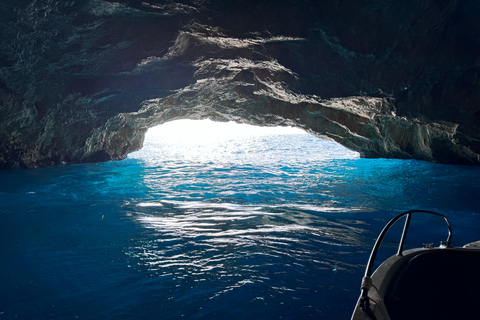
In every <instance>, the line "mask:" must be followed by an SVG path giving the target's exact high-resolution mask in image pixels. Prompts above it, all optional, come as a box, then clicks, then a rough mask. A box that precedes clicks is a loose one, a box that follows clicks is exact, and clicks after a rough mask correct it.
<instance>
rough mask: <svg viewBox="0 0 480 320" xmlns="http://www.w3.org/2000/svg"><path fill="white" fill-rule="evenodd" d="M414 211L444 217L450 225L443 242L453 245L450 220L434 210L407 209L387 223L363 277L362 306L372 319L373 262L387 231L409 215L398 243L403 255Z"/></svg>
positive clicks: (400, 254)
mask: <svg viewBox="0 0 480 320" xmlns="http://www.w3.org/2000/svg"><path fill="white" fill-rule="evenodd" d="M413 213H428V214H433V215H437V216H440V217H442V218H443V219H444V220H445V223H446V224H447V227H448V238H447V240H446V241H445V242H444V243H443V244H444V245H446V246H450V245H451V243H452V242H451V240H452V227H451V225H450V222H449V221H448V219H447V217H445V216H444V215H443V214H440V213H437V212H433V211H427V210H409V211H405V212H403V213H401V214H399V215H398V216H396V217H395V218H393V219H392V220H390V222H388V223H387V225H386V226H385V227H384V228H383V230H382V232H380V235H379V236H378V239H377V241H376V242H375V245H374V246H373V249H372V253H371V254H370V258H369V259H368V263H367V268H366V269H365V276H364V277H363V279H362V287H361V290H362V293H361V296H360V302H359V303H360V306H361V308H362V310H363V311H364V312H365V313H366V314H367V315H368V317H369V318H370V319H374V320H375V319H376V317H375V315H374V314H373V312H372V310H371V309H370V299H369V298H368V291H369V289H370V287H371V286H372V280H371V278H370V276H371V275H372V270H373V264H374V263H375V258H376V257H377V252H378V250H379V249H380V245H381V244H382V241H383V238H384V237H385V235H386V234H387V231H388V230H389V229H390V228H391V227H392V226H393V224H395V222H397V221H398V220H399V219H400V218H402V217H404V216H407V217H406V219H405V225H404V227H403V232H402V237H401V239H400V243H399V245H398V251H397V256H402V255H403V247H404V245H405V240H406V237H407V231H408V227H409V226H410V220H411V219H412V214H413Z"/></svg>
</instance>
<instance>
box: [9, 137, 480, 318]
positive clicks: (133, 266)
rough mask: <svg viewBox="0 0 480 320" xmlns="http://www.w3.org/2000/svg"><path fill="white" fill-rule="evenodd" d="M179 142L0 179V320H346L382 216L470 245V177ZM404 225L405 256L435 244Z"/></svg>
mask: <svg viewBox="0 0 480 320" xmlns="http://www.w3.org/2000/svg"><path fill="white" fill-rule="evenodd" d="M214 137H216V136H214ZM182 139H183V138H182ZM177 140H178V139H177ZM249 141H250V142H249ZM193 142H194V141H193V140H188V141H187V143H188V144H190V148H193V149H195V150H194V151H195V152H196V153H195V152H193V153H189V152H188V151H186V150H185V149H183V150H181V148H180V145H179V144H177V143H173V142H172V139H170V140H168V141H163V142H162V143H163V144H162V143H160V144H156V146H155V147H153V148H150V149H145V150H142V151H141V152H139V153H135V154H132V156H131V157H130V158H129V159H126V160H125V161H120V162H109V163H101V164H82V165H72V166H60V167H53V168H37V169H29V170H12V171H8V172H0V178H1V181H2V184H0V250H1V251H0V252H1V253H2V257H3V258H2V260H1V263H0V283H1V285H0V297H1V299H0V316H4V318H6V319H9V318H25V319H35V318H39V319H73V318H80V319H82V318H83V319H180V318H185V319H209V320H212V319H222V320H223V319H229V320H234V319H242V320H243V319H248V318H258V319H299V318H303V319H309V318H312V319H316V318H320V319H345V318H348V317H350V315H351V312H352V309H353V305H354V304H355V302H356V299H357V297H358V294H359V286H360V280H361V277H362V275H363V265H364V264H365V263H366V262H367V259H368V254H369V250H370V248H371V245H372V244H373V241H374V239H375V238H376V237H377V236H378V232H379V231H380V230H381V228H383V226H384V224H385V222H386V221H388V220H389V219H390V218H391V217H392V216H394V215H395V214H396V213H399V212H400V211H404V210H407V209H417V208H422V209H426V210H434V211H439V212H441V213H444V214H446V215H447V216H448V217H449V219H450V221H451V222H452V226H453V229H454V238H453V241H454V245H463V244H464V243H466V242H469V241H473V240H478V239H480V232H479V229H478V225H480V215H478V208H479V207H480V202H479V201H480V198H479V197H478V195H479V194H480V169H479V168H474V167H463V166H445V165H438V164H432V163H426V162H420V161H401V160H386V159H359V158H358V155H357V154H355V153H349V152H346V150H345V149H344V148H338V147H337V146H336V145H335V144H333V143H332V142H328V141H321V140H318V139H315V138H313V137H311V136H308V135H303V134H298V133H295V134H283V135H280V136H271V135H266V134H263V135H260V136H257V137H256V138H252V139H250V138H249V139H247V137H245V136H242V137H238V139H237V138H235V137H232V136H229V135H226V134H225V135H222V136H221V137H220V138H219V137H216V140H215V139H214V142H213V143H211V144H210V147H212V146H216V148H220V149H221V148H224V147H225V146H227V145H229V144H230V147H229V148H230V149H228V150H229V152H223V153H222V152H219V153H216V152H213V151H212V149H211V148H210V149H208V150H210V151H209V152H204V151H205V149H202V148H203V147H202V145H204V144H203V142H202V143H200V142H201V141H198V140H197V141H196V142H195V143H193ZM149 143H150V142H149V141H148V140H147V142H146V146H148V144H149ZM202 150H204V151H202ZM222 150H223V149H222ZM223 151H224V150H223ZM415 222H417V223H418V222H419V223H418V225H419V227H418V228H417V229H413V230H412V232H409V238H408V239H407V242H409V243H410V242H411V243H413V244H416V245H417V246H418V245H420V246H421V245H422V244H423V243H428V242H435V243H438V242H437V239H438V240H444V234H445V227H444V225H443V224H439V225H438V226H433V227H432V226H431V224H430V222H431V221H429V220H428V219H423V220H419V221H415ZM413 225H417V224H416V223H415V224H414V223H413V222H412V226H413ZM427 231H428V232H427ZM432 235H433V236H435V237H433V238H432V237H431V236H432ZM387 236H388V235H387ZM386 240H387V241H386V244H387V249H389V248H388V247H390V246H391V247H393V246H394V245H393V244H391V243H392V242H390V240H392V238H390V240H389V239H386ZM393 240H398V239H397V238H395V237H393ZM382 252H383V251H382ZM2 312H3V314H2Z"/></svg>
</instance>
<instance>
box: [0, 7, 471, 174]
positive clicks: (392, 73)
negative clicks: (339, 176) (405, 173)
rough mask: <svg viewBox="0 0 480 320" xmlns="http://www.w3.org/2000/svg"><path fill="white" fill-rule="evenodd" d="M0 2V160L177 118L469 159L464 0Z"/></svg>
mask: <svg viewBox="0 0 480 320" xmlns="http://www.w3.org/2000/svg"><path fill="white" fill-rule="evenodd" d="M0 15H1V16H2V17H5V18H3V19H2V20H1V21H0V168H1V169H8V168H15V167H34V166H47V165H56V164H60V163H79V162H89V161H107V160H116V159H123V158H125V157H126V155H127V154H128V153H129V152H132V151H135V150H138V149H139V148H141V146H142V143H143V137H144V133H145V132H146V130H147V129H148V128H149V127H152V126H154V125H158V124H161V123H164V122H166V121H169V120H174V119H180V118H190V119H204V118H210V119H213V120H218V121H237V122H244V123H249V124H256V125H292V126H297V127H301V128H304V129H305V130H307V131H308V132H310V133H312V134H314V135H317V136H320V137H325V138H330V139H333V140H336V141H338V142H339V143H341V144H343V145H344V146H346V147H348V148H350V149H352V150H355V151H358V152H360V154H361V155H362V156H364V157H386V158H405V159H408V158H414V159H421V160H427V161H434V162H441V163H452V164H472V165H479V164H480V132H479V124H480V22H479V21H480V20H479V19H478V17H479V16H480V4H479V2H478V1H475V0H463V1H446V0H422V1H402V2H399V1H394V0H384V1H374V0H368V1H367V0H359V1H342V0H336V1H307V0H296V1H289V0H281V1H278V0H276V1H274V0H255V1H254V0H248V1H233V0H184V1H102V0H89V1H74V0H63V1H54V0H34V1H19V0H17V1H12V0H1V1H0Z"/></svg>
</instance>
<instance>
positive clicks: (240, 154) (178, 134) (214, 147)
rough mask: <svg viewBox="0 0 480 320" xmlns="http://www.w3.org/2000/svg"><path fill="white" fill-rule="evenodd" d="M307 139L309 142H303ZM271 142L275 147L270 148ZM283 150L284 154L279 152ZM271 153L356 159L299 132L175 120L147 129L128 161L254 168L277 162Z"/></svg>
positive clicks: (332, 144)
mask: <svg viewBox="0 0 480 320" xmlns="http://www.w3.org/2000/svg"><path fill="white" fill-rule="evenodd" d="M306 136H307V137H310V139H305V137H306ZM272 139H273V140H274V142H276V143H273V144H272ZM295 140H298V142H299V143H295ZM304 141H308V142H309V143H307V144H305V143H304ZM282 146H283V148H284V150H278V148H282ZM292 146H293V147H294V148H292ZM274 148H275V150H274ZM272 151H276V152H275V155H276V156H278V152H279V151H280V152H282V154H283V156H284V159H282V161H287V160H288V159H290V160H295V161H297V160H298V158H299V157H303V158H305V159H308V160H310V161H311V160H318V159H356V158H359V154H358V153H357V152H354V151H351V150H348V149H346V148H344V147H343V146H341V145H339V144H338V143H336V142H334V141H330V140H322V139H319V138H316V137H314V136H311V135H309V134H308V133H306V132H305V131H303V130H302V129H299V128H293V127H259V126H252V125H247V124H238V123H234V122H214V121H211V120H177V121H172V122H168V123H165V124H163V125H160V126H157V127H154V128H150V129H149V130H148V132H147V133H146V135H145V142H144V147H143V149H142V150H140V151H138V152H134V153H131V154H130V155H129V156H128V157H129V158H130V159H141V160H144V161H146V162H149V163H152V164H153V163H155V162H158V161H159V160H160V159H163V160H166V159H172V160H173V159H181V161H182V162H195V163H205V162H215V163H223V164H224V163H236V162H238V161H241V162H242V163H250V164H255V163H258V162H263V163H265V162H272V161H278V158H275V159H272V158H269V155H271V154H272ZM293 158H294V159H293Z"/></svg>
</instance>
